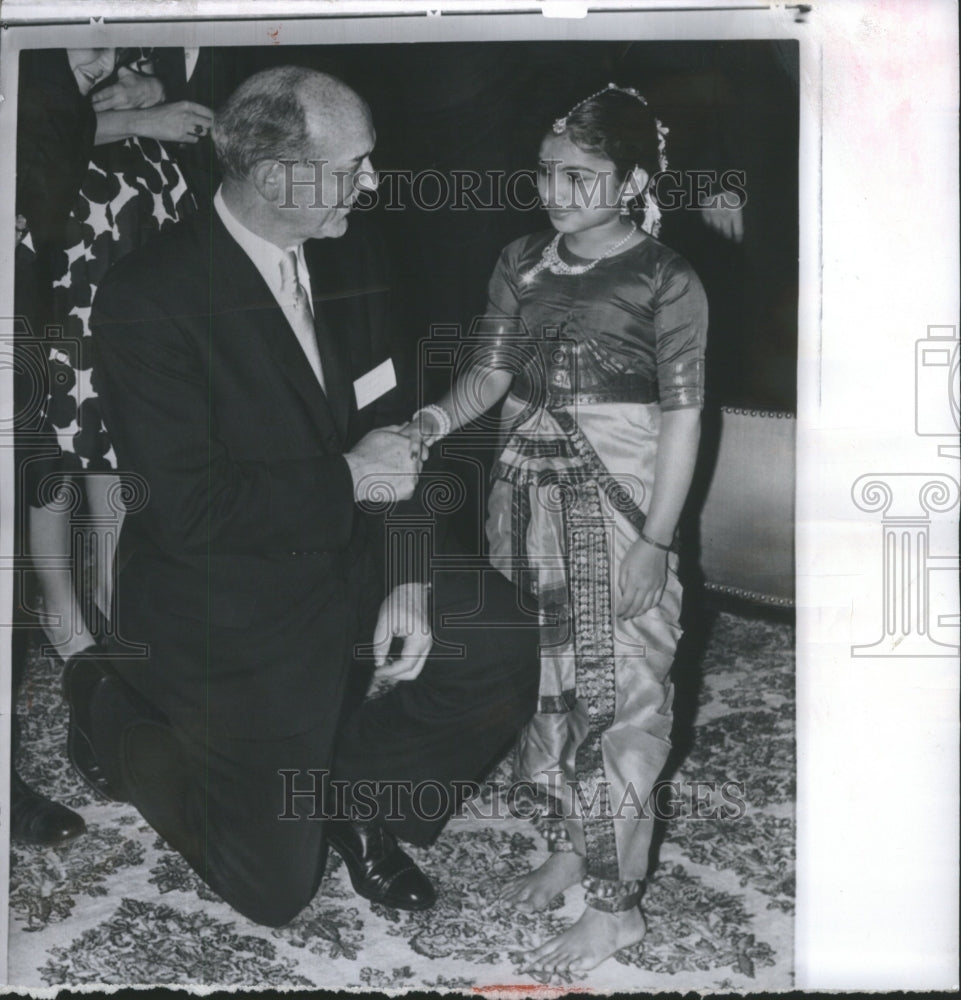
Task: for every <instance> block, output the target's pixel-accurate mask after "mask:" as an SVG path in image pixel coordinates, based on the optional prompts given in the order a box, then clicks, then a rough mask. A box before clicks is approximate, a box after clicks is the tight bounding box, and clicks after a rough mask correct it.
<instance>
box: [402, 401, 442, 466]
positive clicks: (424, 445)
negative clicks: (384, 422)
mask: <svg viewBox="0 0 961 1000" xmlns="http://www.w3.org/2000/svg"><path fill="white" fill-rule="evenodd" d="M441 430H442V428H441V426H440V424H439V423H438V422H437V419H436V417H434V415H433V414H431V413H430V412H426V413H425V412H424V411H423V410H421V411H419V412H417V413H415V414H414V417H413V419H411V420H410V421H409V422H408V423H406V424H404V426H403V427H402V428H401V433H402V434H404V435H405V436H406V437H407V439H408V440H409V441H410V453H411V456H412V457H416V456H417V455H420V457H421V461H423V462H426V461H427V455H428V452H429V450H430V446H431V445H432V444H433V443H434V441H435V440H436V439H437V438H438V437H439V436H440V434H441Z"/></svg>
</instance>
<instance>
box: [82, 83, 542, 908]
mask: <svg viewBox="0 0 961 1000" xmlns="http://www.w3.org/2000/svg"><path fill="white" fill-rule="evenodd" d="M374 140H375V135H374V129H373V125H372V122H371V119H370V113H369V111H368V109H367V107H366V105H365V104H364V102H363V101H362V100H361V98H360V97H358V95H357V94H355V93H354V92H353V91H352V90H350V89H349V88H348V87H347V86H346V85H344V84H343V83H341V82H340V81H339V80H336V79H334V78H332V77H329V76H326V75H324V74H320V73H316V72H313V71H310V70H306V69H300V68H294V67H284V68H279V69H274V70H268V71H266V72H263V73H260V74H257V75H256V76H254V77H251V78H250V79H249V80H247V81H246V82H245V83H244V84H243V85H242V86H241V87H240V88H239V89H238V91H237V92H236V93H235V94H234V95H233V96H232V97H231V98H230V99H229V100H228V102H227V104H226V106H225V107H224V108H223V109H222V111H221V112H220V113H219V115H218V117H217V121H216V125H215V130H214V142H215V146H216V149H217V153H218V157H219V159H220V162H221V165H222V167H223V171H224V178H225V179H224V182H223V185H222V186H221V188H220V190H218V192H217V193H216V196H215V198H214V204H213V210H212V211H211V212H210V213H208V214H201V215H199V216H197V217H195V218H193V219H190V220H188V221H186V222H184V223H181V224H179V225H177V226H175V227H173V228H171V229H170V230H168V231H167V232H165V233H164V234H163V235H161V236H159V237H157V238H156V239H154V240H153V242H151V243H150V244H148V245H147V246H146V247H144V248H143V249H142V250H141V251H139V252H136V253H133V254H131V255H130V256H129V257H127V258H126V259H124V260H123V261H122V262H120V264H119V265H118V266H117V267H116V268H115V269H114V270H113V271H111V273H110V274H109V275H108V277H107V278H106V280H105V281H104V283H103V284H102V286H101V287H100V289H99V291H98V294H97V297H96V300H95V303H94V315H93V328H94V335H95V343H96V347H97V351H98V355H97V362H96V376H95V377H96V378H97V380H98V388H99V392H100V395H101V399H102V402H103V407H104V413H105V418H106V424H107V428H108V430H109V433H110V435H111V437H112V440H113V444H114V447H115V449H116V452H117V456H118V459H119V462H120V468H121V470H122V471H123V472H126V473H127V474H128V475H135V476H139V477H140V481H141V482H142V483H143V484H144V493H145V497H144V498H143V499H145V503H144V506H143V509H142V510H141V511H139V512H137V513H132V514H131V516H129V517H128V521H127V524H126V525H125V527H124V534H123V538H122V540H121V560H120V561H121V566H122V568H121V571H120V575H119V578H118V585H117V594H118V598H117V601H118V606H117V613H116V633H117V636H118V637H122V642H121V640H120V639H119V638H118V640H117V643H116V644H115V647H114V649H113V650H112V651H110V650H108V655H107V656H105V657H100V658H96V659H94V658H91V659H87V660H84V659H80V660H75V661H72V662H71V664H70V665H69V668H68V671H67V673H66V675H65V690H66V694H67V698H68V701H69V703H70V707H71V726H70V737H69V740H70V745H69V751H70V755H71V759H72V760H73V762H74V764H75V765H76V766H77V768H78V770H79V771H80V772H81V774H82V776H84V777H85V779H86V780H87V781H88V782H89V783H90V784H92V785H93V787H95V788H96V789H97V790H98V791H100V792H102V793H104V794H106V795H108V796H110V797H113V798H117V799H123V800H127V801H130V802H132V803H133V804H134V805H135V806H136V807H137V808H138V809H139V810H140V812H141V813H142V814H143V816H144V817H145V818H146V819H147V820H148V822H149V823H150V824H151V825H152V826H153V827H154V828H155V829H156V830H157V831H158V833H160V834H161V836H162V837H163V838H164V839H165V840H166V841H167V842H168V843H169V844H170V845H171V846H172V847H173V848H175V849H176V850H177V851H179V852H180V853H181V854H182V855H183V856H184V857H185V858H186V859H187V861H188V862H189V863H190V864H191V866H192V867H193V868H194V870H195V871H196V872H197V873H198V874H199V875H200V876H201V877H202V878H203V879H204V880H205V881H206V882H207V883H208V884H209V885H210V886H211V888H213V889H214V890H215V891H216V892H217V893H218V894H219V895H220V896H221V897H223V899H225V900H226V901H227V902H228V903H230V904H231V905H232V906H233V907H235V908H236V909H237V910H238V911H240V912H241V913H243V914H245V915H246V916H248V917H249V918H250V919H252V920H255V921H257V922H258V923H264V924H269V925H275V926H276V925H281V924H284V923H286V922H288V921H289V920H291V919H292V918H293V917H294V916H295V915H296V914H297V913H298V912H299V911H300V910H301V909H302V908H303V907H304V906H306V905H307V904H308V903H309V902H310V900H311V898H312V897H313V896H314V894H315V892H316V890H317V887H318V885H319V883H320V879H321V876H322V874H323V869H324V860H325V851H326V844H327V843H328V842H329V843H330V844H331V846H333V847H334V848H335V849H336V850H337V851H338V852H339V853H340V854H341V855H342V857H343V858H344V860H345V861H346V863H347V867H348V870H349V872H350V875H351V880H352V882H353V884H354V887H355V889H356V890H357V891H358V892H359V893H361V894H362V895H364V896H366V897H367V898H369V899H372V900H376V901H379V902H382V903H385V904H386V905H389V906H396V907H401V908H406V909H423V908H425V907H427V906H430V905H431V903H432V902H433V901H434V898H435V890H434V888H433V886H432V885H431V883H430V882H429V881H428V879H427V878H426V876H425V875H424V874H423V873H422V872H421V871H420V870H419V869H418V868H417V867H416V866H415V865H414V863H413V862H412V861H411V859H410V858H409V857H408V856H407V855H405V854H404V853H403V851H402V850H401V848H400V847H399V846H398V843H397V840H396V837H397V836H399V837H401V838H402V839H405V840H407V841H410V842H412V843H415V844H426V843H428V842H429V841H430V840H431V839H432V838H433V837H434V836H435V835H436V833H437V831H438V830H439V829H440V827H441V825H442V824H443V822H444V821H445V819H446V817H447V815H448V814H449V812H450V809H451V808H453V805H454V802H455V800H456V789H457V787H458V783H460V784H462V785H463V784H467V783H468V782H469V781H470V780H472V779H477V778H479V777H480V776H481V774H482V772H483V770H484V768H485V767H486V766H488V765H489V764H490V763H491V761H492V759H493V758H495V757H496V755H497V753H498V751H501V750H503V749H504V747H505V746H506V745H507V744H508V743H509V742H510V740H511V739H512V738H513V736H514V735H515V734H516V732H517V730H518V729H519V727H520V726H521V725H522V724H523V723H524V722H525V721H526V719H527V718H528V717H529V716H530V714H531V713H532V712H533V710H534V705H535V699H536V686H537V676H536V675H537V656H536V646H537V629H536V625H535V623H533V622H532V621H531V620H530V618H528V617H526V616H525V615H524V614H523V613H522V612H521V610H520V609H519V608H518V607H517V602H516V599H515V595H514V593H513V590H512V589H511V588H510V586H509V585H508V584H507V583H506V582H505V581H503V580H502V579H501V578H500V576H499V575H496V574H494V575H490V576H488V575H482V579H481V578H479V577H478V576H477V575H472V574H471V573H461V574H459V575H458V574H445V577H444V579H445V582H444V586H443V588H439V587H438V588H435V589H436V590H438V591H440V590H442V593H435V594H434V599H433V602H432V605H433V606H432V607H430V606H429V605H430V604H431V602H430V600H429V593H428V591H429V587H427V586H425V581H424V580H423V579H418V578H416V577H414V578H413V579H411V580H409V581H408V582H405V583H402V584H401V585H400V586H398V587H396V588H394V589H392V590H391V592H390V593H389V594H387V596H386V597H385V596H384V595H385V593H387V588H386V587H385V582H384V581H385V579H386V576H385V569H384V549H385V543H384V526H383V522H382V520H378V519H377V517H376V516H375V515H374V514H372V513H369V512H365V504H366V502H367V501H368V500H372V499H375V498H377V497H378V496H380V495H382V492H383V489H384V488H385V486H386V487H388V488H390V489H392V490H393V491H394V494H395V496H396V497H398V498H399V499H401V500H403V499H406V498H408V497H410V496H411V494H412V493H413V490H414V486H415V482H416V479H417V476H418V474H419V472H420V466H421V462H420V458H418V456H413V457H412V456H411V454H410V445H409V442H408V440H407V439H406V438H405V437H403V436H402V435H401V434H400V433H399V432H398V429H397V427H396V426H386V427H379V428H378V420H379V419H382V418H379V416H378V415H379V414H380V413H381V412H382V411H381V410H379V409H378V407H379V405H380V404H382V403H389V401H390V395H391V394H390V392H386V393H383V392H382V393H381V396H380V399H378V400H377V401H376V402H371V403H368V398H372V397H376V396H377V394H378V392H379V391H380V389H387V388H388V387H389V385H390V379H389V377H387V378H385V379H384V380H383V383H382V384H381V386H380V388H378V384H377V383H378V379H379V378H380V377H381V376H379V375H378V374H377V373H381V374H383V372H384V371H385V368H384V367H382V366H383V365H384V363H385V362H387V361H388V359H389V356H390V343H389V338H388V335H387V330H388V328H389V325H390V315H389V310H390V304H389V287H388V286H387V284H386V282H385V281H384V279H383V275H382V270H381V267H380V263H379V260H378V258H377V255H376V254H375V253H374V252H373V251H372V250H371V247H370V246H369V243H368V241H366V240H363V239H359V238H358V235H357V232H356V230H355V226H354V225H352V227H351V233H350V234H347V235H346V236H345V234H346V233H347V216H348V213H349V212H350V208H351V204H352V203H353V201H354V200H355V199H356V197H357V195H358V193H359V192H361V191H363V190H364V189H369V188H372V187H373V185H374V184H376V175H375V174H374V171H373V167H372V165H371V161H370V157H371V152H372V150H373V147H374ZM340 237H343V239H335V238H340ZM388 367H389V366H388ZM371 372H374V375H372V376H370V377H368V378H367V379H366V380H365V379H364V378H363V376H365V375H366V374H368V373H371ZM358 379H360V382H358V381H357V380H358ZM422 457H423V456H421V458H422ZM392 572H393V573H395V574H396V573H397V572H398V571H397V569H396V567H395V568H394V569H393V570H392ZM393 578H396V575H395V577H393ZM452 614H453V617H454V618H456V617H458V615H459V617H460V619H461V620H462V621H463V619H465V618H470V619H471V621H470V623H469V624H470V625H472V626H474V627H471V628H468V627H466V626H463V625H462V626H461V627H458V626H457V625H456V624H455V625H453V626H451V625H448V626H446V627H445V626H443V625H442V624H439V619H441V618H444V619H445V620H447V621H450V620H451V615H452ZM431 615H433V621H434V635H435V636H436V638H437V639H442V640H443V646H444V649H445V650H450V649H451V648H455V647H457V648H461V649H462V650H465V651H466V655H463V656H461V657H460V658H457V657H451V656H450V655H447V656H445V657H441V656H440V655H439V646H440V645H441V643H438V645H435V646H433V647H432V639H431V624H430V617H431ZM484 621H486V622H487V623H488V625H489V627H487V628H483V629H478V628H477V627H476V626H477V624H478V622H484ZM438 629H440V631H438ZM375 638H376V642H374V651H375V653H376V658H377V660H378V662H379V663H380V664H383V663H384V661H385V656H386V651H387V647H388V646H389V645H390V642H391V640H392V638H393V639H395V640H396V641H397V643H401V642H402V643H403V649H402V652H401V656H400V659H399V660H398V661H395V662H394V663H393V665H392V666H391V667H390V668H389V669H391V670H393V671H394V672H395V673H396V672H398V671H399V672H401V673H402V674H403V676H404V677H405V678H407V679H406V680H404V681H403V682H402V683H400V684H398V685H397V686H396V687H395V688H394V689H393V690H391V691H390V692H389V693H388V694H386V695H385V696H383V697H380V698H377V699H374V700H371V701H368V702H365V703H364V704H363V705H361V707H360V708H359V709H358V710H357V711H355V712H352V713H350V714H349V717H345V711H344V704H345V698H346V694H347V690H348V680H349V677H350V673H351V670H352V668H353V669H357V667H356V666H355V665H354V660H355V651H356V650H357V648H358V646H359V645H363V644H367V645H368V647H370V645H371V643H372V641H373V640H374V639H375ZM137 642H139V643H142V644H143V647H144V650H145V651H144V652H143V653H142V654H141V655H139V656H131V655H129V653H130V644H131V643H137ZM432 649H433V651H432ZM331 773H332V776H333V778H335V779H340V782H341V783H342V784H343V787H344V788H346V790H347V791H346V793H345V795H342V796H340V797H339V804H340V807H341V811H340V813H338V816H339V818H335V819H330V818H329V816H330V810H329V809H328V808H327V804H326V799H325V800H323V801H322V799H321V796H320V791H319V790H320V786H321V785H322V784H323V783H324V778H325V777H326V776H329V775H330V774H331ZM361 781H363V782H365V795H364V798H363V804H364V805H369V804H370V803H371V802H372V801H373V802H376V803H378V805H383V804H384V803H385V802H386V798H385V792H384V789H385V788H386V787H387V786H391V787H390V795H389V798H390V806H389V812H388V808H387V806H386V805H384V807H383V808H374V809H371V808H367V809H361V808H359V807H358V806H359V804H361V799H360V797H359V796H357V795H356V789H357V788H358V787H359V785H358V783H359V782H361ZM405 783H406V787H407V789H408V791H409V787H411V786H413V787H414V788H415V789H416V788H417V786H418V785H425V786H427V785H429V787H430V788H431V789H432V800H431V802H430V808H426V809H425V808H423V806H424V799H423V796H419V797H418V796H416V795H415V796H413V797H412V796H411V795H410V794H408V793H406V792H405V794H401V795H397V794H394V793H395V792H396V790H397V788H398V787H401V788H404V787H405ZM352 792H353V793H354V794H353V797H352V794H351V793H352ZM345 802H346V803H347V804H348V806H349V808H345V806H344V803H345ZM438 802H439V805H438ZM416 805H420V806H421V807H422V808H419V809H418V808H415V806H416ZM325 817H328V818H325Z"/></svg>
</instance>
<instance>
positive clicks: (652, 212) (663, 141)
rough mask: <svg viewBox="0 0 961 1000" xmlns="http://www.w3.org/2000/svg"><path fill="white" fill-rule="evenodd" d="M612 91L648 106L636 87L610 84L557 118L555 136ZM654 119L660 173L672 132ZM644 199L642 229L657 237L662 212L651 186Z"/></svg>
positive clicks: (664, 165) (665, 162)
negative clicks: (581, 109) (574, 116)
mask: <svg viewBox="0 0 961 1000" xmlns="http://www.w3.org/2000/svg"><path fill="white" fill-rule="evenodd" d="M612 91H613V92H616V93H618V94H627V95H628V96H629V97H633V98H634V99H635V100H636V101H640V102H641V104H643V105H644V107H647V106H648V105H647V98H646V97H644V95H643V94H640V93H638V92H637V90H636V89H635V88H634V87H619V86H618V85H617V84H616V83H609V84H608V85H607V86H606V87H602V88H601V89H600V90H597V91H595V92H594V93H593V94H588V96H587V97H585V98H584V99H583V100H580V101H578V102H577V104H575V105H574V106H573V107H572V108H571V109H570V110H569V111H568V112H567V114H566V115H564V117H563V118H555V119H554V124H553V125H552V126H551V129H552V131H553V132H554V134H555V135H562V134H563V133H564V131H565V130H566V129H567V120H568V119H569V118H570V116H571V115H572V114H573V113H574V112H575V111H576V110H577V109H578V108H579V107H581V106H582V105H584V104H587V102H588V101H593V100H594V98H595V97H600V96H601V94H607V93H610V92H612ZM652 117H653V118H654V128H655V129H656V130H657V168H658V170H659V171H664V170H667V134H668V132H669V131H670V130H669V129H668V128H667V126H666V125H665V124H664V123H663V122H662V121H661V120H660V118H658V117H657V116H656V115H653V116H652ZM642 198H643V202H644V223H643V225H642V226H641V229H643V230H644V231H645V232H646V233H650V234H651V235H652V236H657V234H658V233H659V232H660V230H661V210H660V208H659V207H658V204H657V202H656V201H655V200H654V195H653V194H652V193H651V185H650V184H648V185H647V187H646V188H645V189H644V194H643V196H642Z"/></svg>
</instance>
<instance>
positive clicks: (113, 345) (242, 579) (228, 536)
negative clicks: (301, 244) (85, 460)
mask: <svg viewBox="0 0 961 1000" xmlns="http://www.w3.org/2000/svg"><path fill="white" fill-rule="evenodd" d="M363 229H364V226H363V220H361V219H355V220H352V221H351V229H350V232H349V233H348V234H347V235H346V236H345V237H343V238H341V239H338V240H318V241H311V242H310V243H309V244H307V246H306V247H305V253H306V260H307V265H308V269H309V271H310V277H311V287H312V293H313V296H314V307H315V316H316V318H317V322H318V323H325V324H326V325H327V328H328V329H329V332H330V334H331V339H332V341H333V343H334V344H335V345H336V358H335V359H334V360H333V362H332V363H329V362H328V363H325V380H326V382H327V385H328V397H327V398H325V395H324V393H323V391H322V390H321V389H320V387H319V385H318V384H317V382H316V379H315V378H314V376H313V373H312V371H311V369H310V366H309V364H308V362H307V360H306V358H305V356H304V354H303V352H302V350H301V348H300V346H299V344H298V342H297V340H296V338H295V336H294V334H293V332H292V331H291V329H290V327H289V325H288V323H287V321H286V319H285V318H284V315H283V313H282V312H281V310H280V308H279V307H278V306H277V304H276V302H275V300H274V298H273V296H272V295H271V293H270V291H269V289H268V288H267V286H266V285H265V284H264V282H263V280H262V279H261V277H260V275H259V273H258V271H257V270H256V268H255V267H254V265H253V264H252V263H251V261H250V260H249V259H248V258H247V256H246V255H245V254H244V252H243V251H242V250H241V249H240V247H239V246H238V245H237V244H236V243H235V242H234V240H233V239H232V238H231V237H230V236H229V234H228V233H227V231H226V229H225V228H224V226H223V224H222V223H221V222H220V220H219V218H218V217H217V215H216V213H212V214H210V215H205V216H199V217H196V218H193V219H190V220H187V221H186V222H184V223H181V224H179V225H177V226H174V227H172V228H171V229H170V230H168V231H167V232H165V233H164V234H162V235H161V236H159V237H158V238H157V239H156V240H154V241H153V242H152V243H151V244H149V245H148V246H147V247H145V248H144V249H143V250H142V251H140V252H137V253H134V254H131V255H130V256H129V257H127V258H125V259H124V260H123V261H121V262H120V263H119V264H118V265H117V267H116V268H114V269H113V270H112V271H111V273H110V274H109V275H108V276H107V279H106V280H105V281H104V282H103V284H102V285H101V287H100V289H99V291H98V294H97V297H96V300H95V303H94V313H93V318H92V326H93V331H94V338H95V344H96V348H97V360H96V377H97V388H98V391H99V393H100V395H101V398H102V401H103V407H104V414H105V419H106V425H107V428H108V431H109V433H110V435H111V438H112V440H113V443H114V446H115V449H116V452H117V456H118V460H119V463H120V468H121V470H123V471H127V472H134V473H137V474H139V475H140V476H142V477H143V481H144V483H145V486H146V489H147V491H148V492H149V496H148V499H147V504H146V506H145V508H144V509H143V511H142V512H140V513H137V514H134V515H132V516H130V517H128V519H127V524H126V526H125V527H124V531H123V542H122V549H123V560H124V561H123V568H122V571H121V573H120V576H119V580H118V618H117V621H118V630H119V633H120V635H121V637H122V638H123V639H126V640H127V641H131V642H146V643H147V644H149V647H150V657H149V659H147V660H141V661H139V662H138V661H132V662H130V663H126V664H123V665H122V671H123V672H124V674H125V676H126V677H127V679H128V680H130V682H131V683H132V684H134V685H135V686H136V687H137V688H138V689H139V690H140V691H141V692H142V693H143V694H144V695H146V696H147V698H148V699H149V700H151V701H152V702H153V703H154V704H156V705H158V707H160V708H161V709H162V710H163V711H164V712H166V713H167V714H168V715H178V714H179V715H180V716H183V717H187V716H193V717H196V718H200V717H204V718H206V719H208V720H210V724H212V725H216V726H222V727H224V729H225V730H226V731H227V732H228V733H231V734H236V735H248V736H252V737H254V738H271V737H275V736H280V735H284V734H292V733H298V732H304V731H306V730H307V729H309V728H310V727H311V726H318V725H320V726H330V725H335V724H336V718H337V715H338V713H339V707H340V698H341V693H342V688H343V683H344V678H345V673H346V670H347V668H348V666H349V661H350V651H351V647H352V644H353V643H354V642H355V641H360V640H361V639H362V640H363V641H369V640H370V636H366V635H365V636H360V635H359V634H358V633H357V629H358V628H359V623H360V621H361V619H363V617H364V614H365V613H366V611H367V609H369V607H370V605H371V602H377V601H379V600H380V598H381V596H382V595H383V589H384V588H383V572H382V570H381V568H380V559H379V556H380V548H381V547H382V542H381V537H382V536H381V534H380V532H379V531H378V525H377V524H376V523H371V518H370V517H369V516H368V515H364V514H361V513H360V512H359V511H358V509H357V507H356V506H355V504H354V502H353V487H352V482H351V477H350V473H349V470H348V467H347V463H346V461H345V459H344V458H343V453H344V451H346V450H348V449H349V448H350V446H351V445H352V444H353V443H354V442H356V441H357V440H358V439H359V438H360V437H361V436H362V435H363V434H364V433H366V432H367V431H368V430H370V429H371V428H372V427H374V426H378V425H380V424H382V423H384V422H385V421H386V418H387V417H388V416H389V415H390V414H388V413H387V412H386V409H387V408H389V406H390V404H391V403H392V402H398V401H397V398H396V397H397V395H398V393H397V390H393V391H392V392H391V393H390V394H388V395H387V396H385V397H383V398H382V400H381V401H380V403H379V405H376V404H375V405H371V406H369V407H367V408H365V409H364V410H362V411H360V412H358V411H357V409H356V405H355V403H354V398H353V388H352V381H353V380H354V379H355V378H357V377H358V376H359V375H361V374H363V373H364V372H366V371H368V370H370V368H372V367H373V366H374V365H376V364H378V363H380V362H381V361H383V360H384V359H385V358H387V357H389V356H390V355H391V349H392V345H391V343H390V341H389V335H388V333H387V331H388V330H389V329H390V322H389V318H390V306H389V292H388V286H387V283H386V280H385V277H384V271H383V268H382V262H381V257H380V255H379V254H378V253H377V252H376V251H375V249H374V248H373V246H372V243H371V240H370V239H369V238H368V236H367V234H365V233H364V232H363V231H362V230H363ZM320 766H322V765H320Z"/></svg>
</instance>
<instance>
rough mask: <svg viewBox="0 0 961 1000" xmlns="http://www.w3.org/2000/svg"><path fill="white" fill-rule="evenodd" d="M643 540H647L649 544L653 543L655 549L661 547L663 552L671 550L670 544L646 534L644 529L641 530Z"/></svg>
mask: <svg viewBox="0 0 961 1000" xmlns="http://www.w3.org/2000/svg"><path fill="white" fill-rule="evenodd" d="M641 541H642V542H647V544H648V545H653V546H654V548H655V549H660V550H661V551H662V552H670V551H671V546H670V545H662V544H661V543H660V542H655V541H654V539H653V538H651V537H650V536H649V535H645V534H644V532H643V531H642V532H641Z"/></svg>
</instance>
